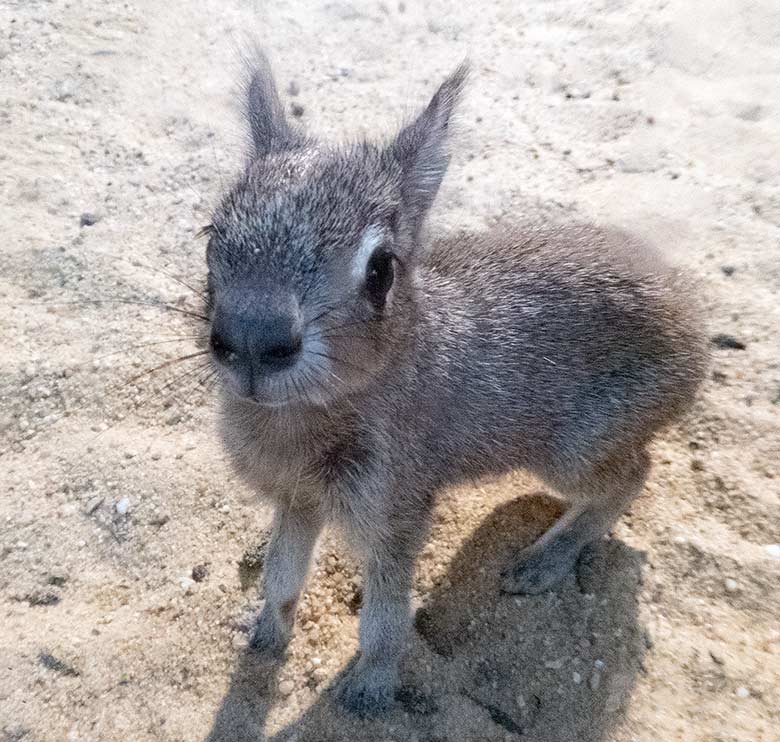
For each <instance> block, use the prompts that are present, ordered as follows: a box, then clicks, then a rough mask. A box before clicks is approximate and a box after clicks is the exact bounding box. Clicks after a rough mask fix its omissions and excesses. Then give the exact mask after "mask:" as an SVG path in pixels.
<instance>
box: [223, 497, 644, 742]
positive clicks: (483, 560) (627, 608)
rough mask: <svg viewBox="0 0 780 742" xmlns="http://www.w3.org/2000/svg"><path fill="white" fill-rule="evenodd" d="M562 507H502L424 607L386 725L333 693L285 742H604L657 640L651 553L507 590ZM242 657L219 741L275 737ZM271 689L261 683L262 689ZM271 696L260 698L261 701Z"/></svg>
mask: <svg viewBox="0 0 780 742" xmlns="http://www.w3.org/2000/svg"><path fill="white" fill-rule="evenodd" d="M560 512H561V507H560V505H559V504H558V503H557V502H556V501H554V500H552V499H551V498H549V497H546V496H544V495H541V494H535V495H532V496H524V497H520V498H517V499H515V500H512V501H510V502H508V503H506V504H504V505H502V506H501V507H499V508H497V509H496V510H495V511H494V512H492V513H491V514H490V516H488V517H487V518H486V519H485V521H484V522H483V523H482V524H481V525H480V526H479V528H478V529H477V530H476V531H475V532H474V533H473V534H472V536H471V537H470V538H469V539H468V540H467V541H466V542H465V543H464V544H463V546H462V547H461V548H460V550H459V551H458V552H457V554H456V555H455V557H454V559H453V560H452V562H451V563H450V566H449V568H448V570H447V572H446V575H445V579H444V580H442V581H441V584H440V586H439V587H436V588H434V589H433V590H432V591H431V593H430V594H429V595H428V596H427V599H426V600H425V602H424V605H423V606H422V607H421V608H420V609H419V610H418V612H417V616H416V620H415V626H416V631H415V632H413V633H412V636H411V637H410V642H409V651H408V653H407V656H406V659H405V661H404V663H403V666H402V682H403V687H402V689H401V691H399V694H398V703H397V704H396V708H395V709H394V710H393V711H392V712H391V713H390V714H389V715H387V716H386V717H385V718H383V719H379V720H367V721H361V720H359V719H355V718H353V717H351V716H349V715H347V714H345V713H343V712H341V711H340V710H339V709H337V708H336V707H335V705H334V703H333V701H332V697H331V694H330V692H329V691H326V692H325V693H324V694H322V696H321V697H320V698H319V699H318V701H317V702H316V703H315V704H314V705H313V706H311V707H310V708H309V709H308V710H307V711H306V712H305V713H304V714H303V715H302V716H301V717H300V718H299V719H297V720H296V721H294V722H293V723H291V724H289V725H288V726H287V727H285V728H284V729H283V730H281V731H280V732H278V734H276V735H274V737H273V739H274V740H276V741H277V742H282V741H285V742H291V741H292V740H294V741H295V742H304V741H309V740H310V741H311V742H326V741H329V740H333V741H334V742H335V741H336V740H349V742H357V741H358V740H366V742H368V741H369V740H370V741H371V742H375V740H378V739H404V740H406V739H414V740H419V742H444V741H445V740H446V741H447V742H457V741H463V742H466V741H468V742H477V741H480V742H481V741H482V740H502V741H503V740H507V739H518V740H524V741H525V740H538V741H539V742H542V740H543V741H544V742H564V741H566V742H571V740H578V742H595V741H596V740H601V739H604V738H605V737H606V736H607V735H608V732H609V731H610V730H611V729H612V728H613V727H614V726H615V725H617V724H619V723H620V721H621V720H622V718H623V716H624V709H625V705H626V703H627V701H628V699H629V697H630V694H631V691H632V688H633V686H634V682H635V677H636V673H637V672H638V671H639V670H640V668H641V667H642V658H643V656H644V653H645V651H646V646H647V638H646V634H645V632H644V631H643V629H642V628H641V627H640V626H639V625H638V623H637V593H638V590H639V586H640V583H641V564H642V561H643V556H642V555H641V554H640V553H639V552H637V551H635V550H634V549H631V548H630V547H628V546H626V545H625V544H624V543H622V542H620V541H618V540H614V539H609V540H604V541H602V542H600V543H599V544H597V545H594V546H593V547H591V548H590V549H589V550H588V551H587V552H586V553H585V554H584V555H583V557H582V559H581V560H580V564H579V565H578V567H577V570H576V574H573V575H571V576H570V577H569V578H567V579H566V580H565V581H564V582H563V583H562V584H561V585H560V586H559V587H557V588H556V589H555V590H553V591H551V592H548V593H546V594H543V595H539V596H532V597H525V596H513V595H506V594H502V593H501V591H500V587H499V574H500V572H501V570H502V569H503V568H504V567H505V566H506V565H507V563H508V562H509V561H510V560H511V558H512V555H513V554H514V553H515V552H516V551H517V549H518V548H519V547H522V546H525V545H527V544H529V543H530V542H531V541H533V540H534V538H535V537H536V536H538V535H539V534H540V533H542V532H543V531H544V530H545V529H546V528H547V527H548V526H549V525H550V524H551V523H552V522H553V521H554V520H555V519H556V518H557V517H558V515H559V514H560ZM257 672H258V667H257V666H256V661H255V662H254V663H253V661H252V659H251V652H249V651H248V652H247V653H246V654H245V655H244V656H243V657H242V658H241V660H240V662H239V665H238V668H237V670H236V672H235V674H234V677H233V680H232V684H231V687H230V689H229V691H228V694H227V696H226V697H225V699H224V700H223V703H222V706H221V708H220V710H219V712H218V715H217V718H216V721H215V724H214V728H213V729H212V732H211V734H210V736H209V737H208V740H209V742H217V741H218V740H219V741H222V740H225V741H227V740H231V742H233V741H236V740H248V739H252V740H258V739H262V734H261V732H260V729H261V728H262V725H263V721H264V718H265V714H266V712H267V708H268V706H267V704H268V703H269V702H270V701H269V699H268V697H267V694H266V695H263V692H264V689H266V690H267V689H268V688H270V687H271V686H270V685H268V684H267V681H269V680H272V678H270V677H269V671H268V669H265V670H262V669H261V670H260V672H264V673H265V675H264V676H263V677H262V678H259V677H257V675H256V673H257ZM258 684H260V686H262V687H259V686H258ZM256 690H257V691H258V694H257V695H255V691H256Z"/></svg>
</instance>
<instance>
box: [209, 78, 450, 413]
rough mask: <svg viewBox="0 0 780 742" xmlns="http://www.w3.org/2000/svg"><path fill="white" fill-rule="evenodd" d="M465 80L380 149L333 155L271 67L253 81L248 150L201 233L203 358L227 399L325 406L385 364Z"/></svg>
mask: <svg viewBox="0 0 780 742" xmlns="http://www.w3.org/2000/svg"><path fill="white" fill-rule="evenodd" d="M464 79H465V70H464V69H462V70H459V71H458V72H456V73H455V75H453V76H452V77H451V78H449V79H448V80H447V81H445V83H444V84H443V85H442V86H441V88H440V89H439V90H438V92H437V93H436V95H435V96H434V97H433V99H432V100H431V102H430V104H429V105H428V107H427V108H426V110H425V111H424V112H423V113H422V114H420V116H419V117H418V118H417V119H416V120H415V121H413V122H412V123H411V124H409V125H408V126H406V127H405V128H404V129H402V130H401V132H400V133H399V134H398V135H397V137H396V138H395V139H394V140H393V141H392V142H391V143H390V144H388V145H387V146H383V147H382V146H378V145H374V144H371V143H366V142H361V143H358V144H355V145H352V146H349V147H341V148H335V147H325V146H323V145H321V144H319V143H317V142H315V141H313V140H311V139H308V138H306V137H304V136H303V135H302V134H300V133H298V132H296V131H295V130H293V129H292V128H291V127H290V125H289V124H288V123H287V121H286V119H285V117H284V113H283V109H282V106H281V104H280V102H279V99H278V95H277V93H276V89H275V87H274V85H273V82H272V80H271V78H270V75H269V73H268V70H267V68H266V67H264V66H262V65H261V67H260V68H259V69H258V70H255V71H254V72H253V73H252V74H251V77H250V80H249V83H248V86H247V114H248V118H249V122H250V126H251V130H252V139H253V145H254V150H253V152H252V157H251V160H250V162H249V165H248V166H247V168H246V170H245V171H244V173H243V174H242V176H241V178H240V179H239V181H238V182H237V183H236V185H235V186H234V187H233V188H232V189H231V190H230V191H229V192H228V193H227V194H226V195H225V197H224V199H223V201H222V204H221V205H220V207H219V208H218V209H217V211H216V213H215V214H214V217H213V222H212V225H211V226H210V227H209V229H208V231H209V234H210V239H209V245H208V249H207V263H208V271H209V273H208V291H209V307H208V313H209V317H210V320H211V342H210V349H211V356H212V359H213V362H214V364H215V366H216V368H217V369H218V371H219V377H220V379H221V380H222V381H223V382H224V384H225V385H226V387H227V388H228V389H229V390H230V391H231V392H232V393H234V394H236V395H238V396H240V397H242V398H245V399H247V400H251V401H253V402H256V403H257V404H260V405H263V406H267V407H285V406H288V405H298V404H313V405H327V404H328V402H329V401H331V400H334V399H336V398H338V397H340V396H342V395H344V394H348V393H350V392H353V391H355V390H358V389H360V388H362V387H364V386H365V385H366V384H367V383H369V382H370V380H371V379H372V378H374V377H376V375H377V374H378V373H379V372H380V371H381V370H382V369H383V368H385V367H386V366H387V365H388V363H390V362H391V361H392V358H393V354H394V353H397V351H398V349H399V344H400V343H402V342H403V337H404V335H405V334H408V327H407V324H408V319H409V315H410V306H411V304H412V303H413V289H412V280H411V277H412V274H413V272H414V270H415V266H416V263H417V262H418V261H419V258H420V255H419V248H418V239H417V237H418V233H419V230H420V226H421V224H422V221H423V219H424V217H425V214H426V212H427V210H428V209H429V207H430V205H431V203H432V202H433V199H434V197H435V195H436V192H437V190H438V187H439V184H440V183H441V179H442V177H443V175H444V171H445V169H446V165H447V156H446V153H445V149H444V145H445V139H446V129H447V124H448V122H449V117H450V115H451V112H452V108H453V107H454V104H455V101H456V98H457V93H458V91H459V90H460V87H461V86H462V84H463V82H464Z"/></svg>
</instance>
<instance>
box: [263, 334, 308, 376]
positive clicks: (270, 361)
mask: <svg viewBox="0 0 780 742" xmlns="http://www.w3.org/2000/svg"><path fill="white" fill-rule="evenodd" d="M302 346H303V338H302V336H301V335H300V334H290V335H289V336H287V337H285V338H284V339H280V338H277V339H275V341H274V342H273V343H272V344H269V345H267V346H266V347H265V348H262V349H261V350H260V353H259V354H258V355H259V358H258V360H259V361H260V362H261V363H263V364H264V365H266V366H269V367H270V368H273V369H282V368H285V367H287V366H291V365H292V364H293V363H294V361H295V359H296V357H297V356H298V354H299V353H300V352H301V348H302Z"/></svg>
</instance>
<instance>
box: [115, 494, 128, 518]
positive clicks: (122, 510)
mask: <svg viewBox="0 0 780 742" xmlns="http://www.w3.org/2000/svg"><path fill="white" fill-rule="evenodd" d="M115 507H116V511H117V513H119V515H127V511H128V510H129V509H130V500H129V499H128V498H126V497H123V498H122V499H121V500H119V501H118V502H117V504H116V505H115Z"/></svg>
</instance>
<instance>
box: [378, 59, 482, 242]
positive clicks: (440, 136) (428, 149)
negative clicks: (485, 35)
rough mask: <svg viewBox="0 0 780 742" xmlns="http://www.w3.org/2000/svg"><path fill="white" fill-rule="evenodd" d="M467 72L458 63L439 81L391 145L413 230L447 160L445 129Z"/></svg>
mask: <svg viewBox="0 0 780 742" xmlns="http://www.w3.org/2000/svg"><path fill="white" fill-rule="evenodd" d="M468 75H469V64H468V62H463V63H461V65H460V66H459V67H458V68H457V69H456V70H455V71H454V72H453V73H452V74H451V75H450V76H449V77H448V78H447V79H446V80H445V81H444V82H443V83H442V84H441V86H440V87H439V89H438V90H437V91H436V93H435V94H434V96H433V98H431V102H430V103H429V104H428V106H427V108H426V109H425V110H424V111H423V112H422V113H421V114H420V115H419V116H417V118H416V119H415V120H414V121H412V122H411V123H410V124H408V125H407V126H405V127H404V128H403V129H401V131H400V132H399V134H398V136H397V137H396V138H395V140H394V141H393V143H392V145H391V150H392V154H393V156H394V158H395V159H396V161H397V162H398V163H399V164H400V166H401V171H402V184H401V200H402V203H403V209H404V211H405V212H406V214H407V215H408V217H409V218H411V220H412V228H413V230H414V231H415V232H416V231H417V230H418V229H419V227H420V225H421V224H422V221H423V219H424V218H425V214H426V212H427V211H428V209H429V208H430V207H431V204H432V203H433V199H434V198H435V197H436V193H437V192H438V190H439V186H440V185H441V181H442V178H443V177H444V173H445V172H446V170H447V165H448V163H449V159H450V158H449V152H448V146H447V145H448V129H449V124H450V120H451V118H452V114H453V112H454V110H455V106H456V105H457V102H458V99H459V98H460V94H461V92H462V90H463V87H464V85H465V83H466V79H467V78H468Z"/></svg>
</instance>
